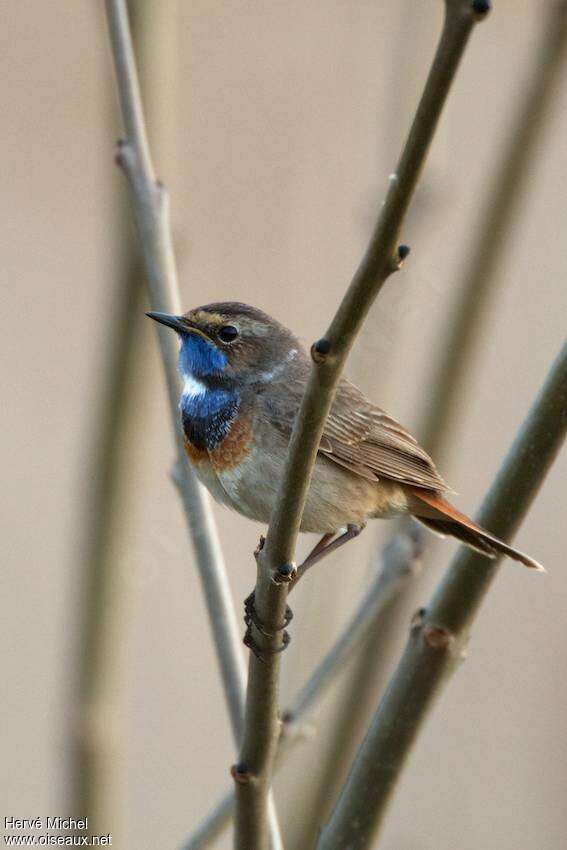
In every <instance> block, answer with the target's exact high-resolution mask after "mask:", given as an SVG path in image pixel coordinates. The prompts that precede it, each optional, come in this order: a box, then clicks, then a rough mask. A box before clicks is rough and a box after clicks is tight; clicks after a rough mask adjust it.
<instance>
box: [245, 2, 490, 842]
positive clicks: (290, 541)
mask: <svg viewBox="0 0 567 850" xmlns="http://www.w3.org/2000/svg"><path fill="white" fill-rule="evenodd" d="M488 9H489V4H488V3H486V2H482V0H473V2H471V0H446V3H445V21H444V26H443V30H442V33H441V38H440V41H439V45H438V48H437V52H436V55H435V58H434V60H433V64H432V66H431V70H430V72H429V76H428V79H427V82H426V85H425V89H424V92H423V95H422V98H421V101H420V103H419V106H418V109H417V113H416V115H415V118H414V122H413V124H412V127H411V130H410V133H409V136H408V139H407V142H406V145H405V147H404V150H403V152H402V155H401V158H400V161H399V163H398V167H397V169H396V171H395V178H394V179H392V180H390V186H389V191H388V194H387V196H386V200H385V202H384V205H383V207H382V210H381V213H380V216H379V218H378V222H377V225H376V228H375V230H374V233H373V235H372V238H371V240H370V244H369V247H368V250H367V252H366V254H365V256H364V258H363V260H362V263H361V265H360V267H359V269H358V271H357V272H356V274H355V276H354V279H353V281H352V283H351V285H350V287H349V288H348V290H347V292H346V294H345V296H344V298H343V301H342V303H341V305H340V306H339V309H338V311H337V313H336V315H335V317H334V319H333V321H332V322H331V325H330V327H329V329H328V330H327V332H326V334H325V336H324V337H323V338H322V339H320V340H319V341H318V342H316V343H315V344H314V345H313V347H312V349H311V354H312V359H313V368H312V370H311V375H310V378H309V381H308V384H307V388H306V391H305V395H304V397H303V400H302V403H301V407H300V410H299V413H298V415H297V418H296V422H295V425H294V429H293V433H292V436H291V441H290V447H289V452H288V457H287V461H286V464H285V468H284V474H283V477H282V482H281V485H280V490H279V494H278V498H277V502H276V507H275V510H274V512H273V514H272V517H271V521H270V528H269V531H268V537H267V540H266V545H265V547H264V549H263V550H262V551H261V552H260V553H259V556H258V578H257V583H256V591H255V601H256V610H257V614H258V617H259V619H260V621H261V622H262V623H263V624H264V627H265V630H267V631H269V632H272V633H273V634H274V637H273V638H267V637H266V636H265V635H264V634H262V633H260V631H259V630H258V629H255V628H254V629H253V636H254V638H255V640H256V642H257V644H258V646H259V648H260V649H261V650H262V651H264V652H265V653H266V652H268V651H269V650H278V649H281V648H282V636H281V634H282V633H281V632H280V631H277V630H278V629H279V628H280V627H281V624H282V622H283V621H284V616H285V608H286V598H287V590H288V588H287V584H286V581H285V579H286V578H287V579H289V578H290V577H292V570H293V568H292V564H293V557H294V552H295V545H296V539H297V534H298V532H299V526H300V522H301V516H302V513H303V508H304V505H305V499H306V496H307V491H308V488H309V483H310V480H311V473H312V471H313V466H314V464H315V459H316V455H317V450H318V447H319V442H320V439H321V434H322V431H323V426H324V423H325V419H326V417H327V414H328V412H329V409H330V406H331V403H332V400H333V396H334V391H335V388H336V385H337V382H338V380H339V377H340V374H341V371H342V369H343V366H344V363H345V360H346V358H347V355H348V353H349V351H350V349H351V347H352V344H353V342H354V340H355V338H356V335H357V333H358V331H359V330H360V328H361V326H362V323H363V321H364V319H365V317H366V315H367V313H368V311H369V309H370V307H371V305H372V303H373V301H374V299H375V298H376V296H377V295H378V292H379V291H380V289H381V287H382V286H383V284H384V282H385V281H386V279H387V278H388V277H389V276H390V274H392V272H393V271H396V270H397V269H398V268H399V267H400V265H401V263H402V262H403V260H404V259H405V257H406V256H407V249H406V248H405V247H402V248H401V249H397V248H396V245H397V241H398V234H399V231H400V228H401V225H402V223H403V220H404V217H405V214H406V212H407V209H408V206H409V203H410V200H411V197H412V195H413V192H414V189H415V186H416V184H417V181H418V179H419V175H420V173H421V169H422V167H423V165H424V162H425V159H426V155H427V152H428V149H429V145H430V144H431V141H432V139H433V135H434V132H435V129H436V126H437V123H438V121H439V118H440V115H441V112H442V110H443V107H444V105H445V101H446V99H447V96H448V93H449V90H450V87H451V83H452V81H453V79H454V77H455V74H456V71H457V68H458V66H459V62H460V60H461V57H462V55H463V52H464V50H465V47H466V45H467V42H468V39H469V36H470V34H471V31H472V28H473V26H474V23H475V21H476V20H479V19H480V18H481V17H484V15H485V14H486V12H487V11H488ZM265 659H266V660H265V661H261V660H260V659H259V658H257V657H255V656H253V655H251V657H250V667H249V680H248V689H247V698H246V716H245V727H244V737H243V743H242V748H241V752H240V758H239V764H238V765H237V767H236V770H235V771H234V774H233V775H234V777H235V780H237V781H236V845H235V846H236V848H237V850H250V848H251V847H254V848H255V850H264V848H265V847H266V846H267V832H266V801H267V794H268V789H269V784H270V778H271V772H272V765H273V759H274V756H275V752H276V745H277V739H278V734H279V723H278V716H277V701H278V681H279V666H280V657H279V654H271V655H269V656H268V655H266V657H265Z"/></svg>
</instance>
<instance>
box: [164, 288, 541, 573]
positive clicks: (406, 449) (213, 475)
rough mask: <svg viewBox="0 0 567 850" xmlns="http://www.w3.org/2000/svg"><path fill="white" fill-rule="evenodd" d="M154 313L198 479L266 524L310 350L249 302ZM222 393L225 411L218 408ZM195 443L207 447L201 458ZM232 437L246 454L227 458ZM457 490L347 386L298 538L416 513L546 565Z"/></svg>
mask: <svg viewBox="0 0 567 850" xmlns="http://www.w3.org/2000/svg"><path fill="white" fill-rule="evenodd" d="M151 315H152V318H156V319H157V320H158V321H161V322H163V323H164V324H168V325H170V326H172V327H174V329H175V330H176V331H177V332H178V333H179V335H180V339H181V344H182V348H181V353H180V364H181V365H180V368H181V371H182V375H183V377H184V379H185V384H186V387H189V389H188V390H186V391H185V393H184V395H183V396H182V401H181V409H182V412H183V417H184V426H185V432H186V438H187V442H188V457H189V459H190V461H191V462H192V463H194V465H195V469H196V471H197V474H198V475H199V477H200V478H201V480H202V481H203V483H204V484H205V485H206V486H207V487H208V488H209V490H210V491H211V493H212V494H213V496H214V497H215V498H216V499H218V500H219V501H222V502H224V503H225V504H227V505H229V506H230V507H232V508H234V509H235V510H237V511H239V512H240V513H242V514H244V515H245V516H248V517H250V518H251V519H254V520H258V521H260V522H266V523H267V522H268V521H269V518H270V514H271V511H272V508H273V505H274V502H275V499H276V495H277V491H278V485H279V480H280V478H281V473H282V470H283V464H284V461H285V457H286V452H287V445H288V441H289V437H290V434H291V430H292V427H293V422H294V419H295V416H296V414H297V410H298V408H299V405H300V402H301V398H302V396H303V392H304V390H305V385H306V382H307V378H308V375H309V371H310V367H311V364H310V361H309V358H308V356H307V354H306V353H305V351H304V350H303V348H302V346H301V344H300V343H299V341H298V340H297V338H296V337H295V336H294V335H293V334H292V333H291V332H290V331H289V330H288V329H287V328H285V327H284V326H283V325H281V324H280V323H279V322H277V321H276V320H275V319H272V318H271V317H270V316H267V315H266V314H265V313H263V312H262V311H260V310H257V309H256V308H254V307H249V306H248V305H244V304H239V303H231V302H226V303H218V304H209V305H206V306H204V307H199V308H197V309H196V310H193V311H190V312H189V313H186V314H185V315H184V316H183V317H169V316H163V315H162V314H151ZM227 329H228V330H227ZM224 337H226V339H225V338H224ZM229 337H230V338H229ZM207 346H209V347H210V349H208V348H207ZM225 396H226V399H227V400H226V415H224V414H222V411H221V413H219V412H218V410H217V408H218V407H219V405H220V404H221V402H222V398H224V397H225ZM184 399H185V401H184ZM213 402H214V404H213ZM223 403H224V402H223ZM213 408H214V411H213ZM208 411H213V412H211V413H209V412H208ZM223 415H224V419H223V418H222V416H223ZM207 416H209V417H210V428H208V430H207ZM219 417H220V418H219ZM213 420H214V421H213ZM219 423H220V424H219ZM245 423H246V428H245V431H246V434H247V440H246V441H243V434H244V432H243V427H244V424H245ZM221 426H222V427H221ZM199 428H201V430H199ZM203 428H204V430H203ZM196 434H197V436H195V435H196ZM203 435H204V436H203ZM210 435H213V436H210ZM248 435H250V438H249V439H248ZM213 437H214V439H213ZM237 437H238V439H236V438H237ZM192 440H193V441H197V440H199V441H200V440H204V441H205V442H203V443H201V442H199V446H198V451H197V449H196V447H195V445H193V443H192ZM207 440H209V442H208V443H206V441H207ZM211 440H212V442H211ZM214 440H217V442H214ZM235 440H236V442H237V443H238V453H237V454H238V457H236V454H235V453H234V450H232V449H231V451H230V452H229V451H228V448H229V446H232V444H233V443H234V442H235ZM205 443H206V447H205V448H203V446H205ZM224 443H226V448H227V451H226V452H225V451H223V444H224ZM229 455H230V458H228V456H229ZM225 457H227V459H230V463H229V462H228V460H227V463H226V464H224V462H223V461H222V459H223V458H225ZM219 459H220V460H219ZM449 489H450V488H449V487H448V485H447V484H446V483H445V482H444V481H443V479H442V478H441V476H440V474H439V472H438V471H437V469H436V468H435V464H434V463H433V461H432V460H431V458H430V457H429V455H428V454H427V452H425V450H424V449H422V448H421V446H420V445H419V444H418V442H417V440H416V439H415V438H414V437H412V435H411V434H410V433H409V432H408V431H407V430H406V429H405V428H404V427H403V426H402V425H400V424H399V423H398V422H396V421H395V420H394V419H392V418H391V417H390V416H389V415H388V414H387V413H385V412H384V411H383V410H381V409H380V408H379V407H377V406H376V405H374V404H373V403H372V402H371V401H370V400H369V399H368V398H366V396H365V395H364V394H363V393H362V392H361V391H360V390H359V389H358V388H357V387H356V386H354V384H352V383H351V382H350V381H348V380H347V379H346V378H343V379H342V380H341V381H340V382H339V385H338V387H337V391H336V395H335V399H334V401H333V404H332V407H331V411H330V413H329V416H328V419H327V422H326V424H325V428H324V432H323V436H322V439H321V442H320V448H319V454H318V457H317V461H316V465H315V469H314V472H313V477H312V481H311V486H310V490H309V493H308V496H307V501H306V505H305V510H304V513H303V519H302V526H301V529H302V531H310V532H317V533H320V534H325V535H331V534H335V533H337V532H338V531H339V530H341V529H342V528H344V527H346V526H347V525H357V526H363V525H364V524H365V522H366V520H367V519H370V518H375V517H391V516H395V515H398V514H403V513H411V514H412V515H413V516H415V517H416V519H418V520H419V521H420V522H422V523H423V524H424V525H425V526H427V527H428V528H430V529H431V530H432V531H435V532H437V533H439V534H441V535H448V536H451V537H455V538H457V539H458V540H459V541H461V542H462V543H464V544H465V545H466V546H469V547H471V548H473V549H476V550H477V551H479V552H481V553H482V554H483V555H486V556H487V557H495V556H496V554H497V553H502V554H504V555H507V556H508V557H510V558H513V559H514V560H516V561H519V562H521V563H523V564H525V565H526V566H528V567H533V568H536V569H541V567H540V565H539V564H538V563H537V562H536V561H534V560H533V559H532V558H530V557H528V556H527V555H525V554H523V553H522V552H519V551H518V550H516V549H514V548H512V547H511V546H508V545H507V544H506V543H503V542H502V541H500V540H498V539H497V538H496V537H494V536H493V535H491V534H490V533H489V532H487V531H485V530H484V529H482V528H480V527H479V526H478V525H476V524H475V523H474V522H472V520H470V519H469V518H468V517H466V516H465V515H464V514H462V513H460V512H459V511H457V510H456V509H455V508H453V506H452V505H450V504H449V503H448V502H446V501H445V499H444V498H443V495H442V494H443V493H446V492H447V491H449Z"/></svg>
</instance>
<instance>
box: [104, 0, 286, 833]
mask: <svg viewBox="0 0 567 850" xmlns="http://www.w3.org/2000/svg"><path fill="white" fill-rule="evenodd" d="M106 10H107V18H108V28H109V33H110V40H111V44H112V54H113V58H114V64H115V70H116V79H117V84H118V95H119V100H120V107H121V111H122V119H123V122H124V129H125V134H126V136H125V139H124V140H122V141H120V142H119V145H118V152H117V161H118V164H119V165H120V166H121V167H122V169H123V171H124V173H125V175H126V177H127V179H128V183H129V186H130V193H131V197H132V204H133V211H134V216H135V219H136V225H137V228H138V232H139V236H140V243H141V248H142V252H143V257H144V262H145V267H146V273H147V279H148V289H149V297H150V305H151V308H152V310H164V311H167V312H169V313H180V312H181V310H180V306H179V287H178V283H177V271H176V267H175V258H174V255H173V246H172V241H171V228H170V223H169V208H168V196H167V192H166V190H165V188H164V186H163V185H162V184H161V183H160V182H159V181H157V180H156V177H155V173H154V169H153V165H152V160H151V155H150V149H149V144H148V138H147V133H146V126H145V120H144V113H143V107H142V101H141V97H140V89H139V84H138V77H137V72H136V62H135V58H134V50H133V46H132V38H131V33H130V26H129V21H128V12H127V8H126V3H125V0H106ZM158 335H159V343H160V349H161V355H162V360H163V364H164V369H165V378H166V384H167V390H168V397H169V405H170V411H171V420H172V425H173V429H174V433H175V445H176V451H177V461H176V466H175V476H174V478H175V483H176V484H177V487H178V489H179V493H180V495H181V500H182V503H183V508H184V511H185V517H186V520H187V524H188V526H189V531H190V534H191V539H192V542H193V547H194V549H195V554H196V559H197V567H198V569H199V574H200V577H201V582H202V585H203V590H204V593H205V600H206V604H207V610H208V613H209V619H210V623H211V628H212V632H213V636H214V640H215V648H216V652H217V658H218V661H219V665H220V669H221V674H222V681H223V685H224V693H225V698H226V701H227V704H228V709H229V714H230V719H231V723H232V730H233V734H234V738H235V740H236V742H237V745H238V743H239V742H240V736H241V732H242V725H243V707H244V679H245V669H244V661H243V657H242V653H241V649H240V637H239V630H238V625H237V619H236V614H235V611H234V607H233V604H232V599H231V594H230V587H229V583H228V577H227V573H226V568H225V565H224V561H223V557H222V552H221V549H220V544H219V540H218V536H217V532H216V528H215V525H214V521H213V516H212V513H211V509H210V503H209V499H208V496H207V495H206V493H205V491H204V490H203V488H202V487H201V486H200V485H199V484H198V482H197V480H196V478H195V476H194V475H193V473H192V472H191V470H190V469H189V466H188V464H187V461H186V458H185V453H184V448H183V434H182V429H181V422H180V417H179V413H178V409H177V402H178V398H179V378H178V375H177V346H176V343H175V339H174V338H173V336H172V335H171V334H168V333H167V332H166V331H165V330H164V329H163V328H158ZM266 805H267V807H268V809H269V810H270V813H269V823H270V833H271V845H272V850H277V848H279V847H281V839H280V838H279V830H278V826H277V821H276V817H275V810H274V809H273V807H272V806H271V804H270V803H268V802H267V803H266Z"/></svg>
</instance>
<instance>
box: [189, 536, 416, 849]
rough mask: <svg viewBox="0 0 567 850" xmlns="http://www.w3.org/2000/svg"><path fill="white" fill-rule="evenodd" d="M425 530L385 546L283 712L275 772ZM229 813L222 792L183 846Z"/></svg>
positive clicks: (204, 837)
mask: <svg viewBox="0 0 567 850" xmlns="http://www.w3.org/2000/svg"><path fill="white" fill-rule="evenodd" d="M423 536H424V532H423V530H422V529H421V528H420V526H418V525H417V523H414V524H413V525H412V526H411V528H410V529H408V531H407V532H404V533H403V534H400V535H398V536H396V537H395V538H394V539H392V540H391V541H390V542H389V543H388V545H387V546H386V547H385V548H384V551H383V553H382V561H381V569H380V570H379V571H378V572H377V573H376V576H375V578H374V579H373V581H372V582H371V584H370V586H369V587H368V588H366V589H365V591H364V597H363V599H362V600H361V602H360V604H359V605H358V606H357V608H356V610H355V611H354V613H353V615H352V617H351V618H350V619H349V621H348V623H347V624H346V626H345V627H344V629H343V631H342V632H341V634H340V635H339V637H338V638H337V640H336V641H335V643H334V644H333V646H332V647H331V649H330V650H329V651H328V652H327V654H326V655H325V656H324V658H323V660H322V661H321V662H320V663H319V664H318V666H317V667H316V669H315V670H314V671H313V673H312V674H311V676H310V677H309V678H308V680H307V682H306V683H305V685H304V686H303V688H301V690H300V691H299V693H298V694H297V695H296V696H295V698H294V699H293V700H292V701H291V702H290V704H289V705H288V707H287V708H286V709H285V710H284V712H283V713H282V720H283V721H284V726H283V730H282V735H281V737H280V741H279V746H278V752H277V759H276V766H275V770H276V771H277V770H279V768H280V767H281V766H282V765H283V764H284V762H285V761H287V758H288V756H289V754H290V752H291V751H292V749H293V745H294V744H295V743H296V742H297V740H298V737H299V736H298V735H297V734H294V730H296V729H301V727H302V724H303V723H304V722H305V720H306V718H307V715H308V714H309V712H310V711H311V709H312V708H313V706H314V705H315V704H316V703H317V702H319V701H320V700H321V698H322V697H323V695H324V694H325V693H326V691H327V689H328V688H329V686H330V685H331V683H332V682H334V681H335V680H336V678H337V676H338V674H339V673H340V672H341V670H342V669H343V668H344V667H345V665H346V664H347V663H348V662H349V661H350V660H351V659H352V658H353V656H354V655H355V654H356V651H357V650H358V648H359V647H360V645H361V643H363V642H364V641H365V639H366V638H367V636H368V634H369V632H370V630H371V628H372V626H373V625H374V624H375V623H376V621H377V620H378V619H379V618H380V616H381V614H382V612H383V611H384V608H385V607H386V606H387V605H388V604H389V603H390V602H391V601H392V599H394V598H395V596H396V595H397V594H399V593H400V592H401V591H402V590H403V588H404V587H405V586H406V584H407V583H408V581H410V580H411V579H412V578H413V577H414V576H415V575H417V573H418V572H419V570H420V568H421V555H422V547H423ZM233 812H234V793H232V792H231V793H230V794H227V795H226V796H225V797H223V798H222V800H220V801H219V803H217V805H216V806H215V807H214V809H213V810H212V811H211V812H210V813H209V814H208V815H207V817H206V818H205V819H204V820H203V822H202V823H201V824H200V825H199V826H198V828H197V829H196V830H195V831H194V833H193V834H192V835H191V836H190V838H189V839H188V841H187V842H186V843H185V844H184V845H183V850H204V848H206V847H210V846H211V844H212V842H213V841H214V840H215V839H216V838H217V837H218V836H219V835H220V834H221V832H222V831H223V830H224V829H225V827H226V826H228V824H229V823H230V820H231V818H232V815H233Z"/></svg>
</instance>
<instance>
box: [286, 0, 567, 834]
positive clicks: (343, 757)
mask: <svg viewBox="0 0 567 850" xmlns="http://www.w3.org/2000/svg"><path fill="white" fill-rule="evenodd" d="M534 47H535V49H534V51H533V55H532V57H531V58H530V60H529V68H528V70H527V72H526V75H525V76H526V80H527V82H526V86H525V90H522V92H521V94H520V97H519V102H518V105H517V108H516V110H515V114H514V117H513V119H512V122H511V126H510V128H509V130H508V131H507V139H506V143H505V145H504V149H503V150H502V152H501V153H500V155H499V156H498V160H497V163H496V165H495V170H494V179H493V180H492V181H491V183H490V188H489V191H488V196H487V198H486V199H485V200H483V201H482V204H481V207H480V212H479V215H478V222H479V225H478V227H476V228H474V229H473V232H472V234H471V235H472V244H471V246H470V248H467V250H465V255H466V264H465V266H464V268H463V269H462V271H461V273H460V274H459V275H458V280H457V285H456V287H455V289H456V292H457V303H456V306H455V310H454V314H453V316H452V317H451V319H450V327H449V331H448V333H447V335H446V339H445V340H444V342H443V345H442V346H441V351H440V354H439V357H438V358H437V363H436V364H435V369H434V374H433V376H432V380H431V383H430V387H429V388H428V390H427V392H426V393H425V394H424V398H425V399H426V401H427V408H426V411H425V415H424V417H423V420H424V421H423V424H422V426H421V427H420V429H419V430H418V434H419V435H420V437H421V444H422V445H423V446H424V448H426V449H427V451H428V452H429V453H430V455H431V456H432V457H434V458H435V460H436V462H437V463H438V464H440V465H441V467H442V465H443V460H444V458H445V459H446V453H447V450H448V448H449V442H450V436H451V435H452V434H454V428H453V427H452V426H453V425H454V422H455V415H456V414H455V411H456V410H457V408H458V406H459V403H460V401H461V399H462V395H463V394H462V390H463V386H464V385H465V384H466V381H465V380H464V379H465V377H466V373H467V370H468V369H469V368H470V365H471V361H472V359H473V357H474V351H475V348H476V347H477V346H478V342H479V337H478V329H479V325H480V323H481V322H482V319H483V316H484V315H485V314H486V311H487V308H488V305H489V303H490V300H491V299H492V298H493V297H494V293H495V290H497V289H498V284H499V282H501V281H499V277H498V274H497V272H498V268H499V266H500V263H501V261H502V255H503V252H504V250H505V248H506V245H507V244H508V243H509V239H510V231H511V230H512V225H513V222H514V220H515V217H516V214H517V210H518V207H519V205H520V202H521V200H522V198H523V197H524V196H525V192H526V188H527V187H526V181H527V178H528V176H529V175H530V173H532V170H533V163H534V160H536V159H537V158H538V156H540V155H541V150H540V148H541V145H540V142H541V138H542V135H543V132H544V131H545V129H546V127H547V125H548V119H549V117H550V105H552V104H554V103H555V102H556V99H557V95H558V94H559V92H558V89H557V86H556V85H554V83H556V82H557V80H558V79H561V76H560V75H561V74H562V73H563V69H564V68H565V63H566V61H567V2H566V0H560V2H554V3H551V4H548V5H547V6H546V8H545V10H544V9H542V21H541V33H538V37H537V44H536V45H535V46H534ZM411 604H412V603H411V600H409V599H408V600H404V599H403V598H402V597H398V600H397V610H395V609H394V610H392V612H391V618H390V619H389V620H388V621H382V620H381V621H380V622H379V624H378V627H377V632H376V634H375V635H374V636H373V637H374V644H377V643H379V645H380V647H381V651H380V652H379V653H377V652H376V651H375V649H374V644H373V642H369V643H368V644H366V646H365V648H364V650H363V652H362V653H361V655H360V656H359V658H358V659H357V661H356V665H355V666H353V670H352V673H351V674H349V681H348V682H347V683H346V686H345V688H344V689H343V691H342V695H343V696H342V698H341V703H342V704H340V705H339V710H338V712H337V714H336V715H335V717H334V719H333V723H332V728H331V729H330V730H328V740H333V739H336V740H340V741H342V742H343V745H342V747H341V748H340V749H339V750H337V748H333V747H331V748H329V750H328V752H327V753H326V755H325V756H324V757H323V759H324V762H323V764H322V765H321V770H320V776H321V780H320V783H319V787H318V788H317V791H316V796H314V801H313V802H312V804H311V805H310V807H309V817H308V818H307V817H306V818H305V822H304V824H303V825H302V828H301V831H300V835H299V838H298V840H297V846H298V847H301V846H303V845H306V846H307V845H309V844H310V842H311V843H312V840H313V836H316V834H317V831H318V829H319V827H320V824H321V823H324V822H325V821H326V820H327V817H328V815H329V813H330V811H331V808H332V805H333V804H334V802H335V800H336V797H337V795H338V792H339V789H340V788H341V786H342V784H343V782H344V780H345V779H346V775H347V772H348V766H349V765H350V763H351V762H352V759H353V757H354V755H355V753H356V749H357V748H358V745H359V743H360V742H361V740H362V737H363V732H364V730H365V728H366V726H367V724H368V722H369V720H370V717H371V716H372V713H373V712H374V709H375V705H376V703H377V701H378V698H379V695H380V693H381V692H382V690H383V686H384V684H385V675H386V668H387V667H388V666H389V663H390V653H389V652H388V646H389V645H390V644H391V637H392V635H393V634H399V633H401V629H402V628H404V627H405V622H406V619H407V611H408V606H409V605H411ZM353 693H356V700H355V701H354V702H353V700H352V698H351V695H352V694H353Z"/></svg>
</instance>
